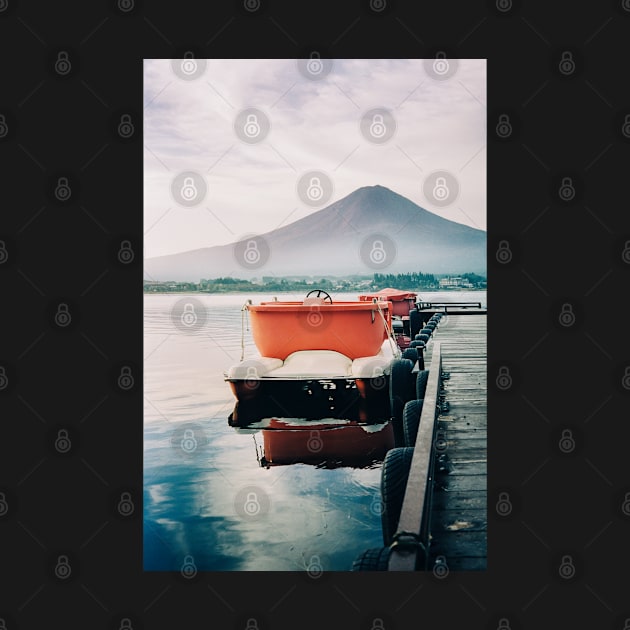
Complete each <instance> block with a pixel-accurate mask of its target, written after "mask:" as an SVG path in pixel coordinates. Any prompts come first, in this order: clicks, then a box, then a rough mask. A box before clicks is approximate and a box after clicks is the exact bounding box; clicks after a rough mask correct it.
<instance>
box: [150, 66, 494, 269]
mask: <svg viewBox="0 0 630 630" xmlns="http://www.w3.org/2000/svg"><path fill="white" fill-rule="evenodd" d="M199 63H200V64H201V63H205V64H206V67H205V71H204V72H203V74H202V75H201V76H199V77H198V78H196V79H194V80H183V79H182V78H180V77H179V76H177V75H176V74H175V73H174V72H173V67H172V64H171V61H170V60H164V59H154V60H145V66H144V102H145V119H144V142H145V157H144V164H145V182H144V183H145V199H144V213H145V232H146V234H145V256H146V257H153V256H159V255H163V254H170V253H175V252H181V251H186V250H189V249H195V248H199V247H209V246H212V245H220V244H224V243H229V242H232V241H233V240H235V238H237V237H238V236H240V235H242V234H245V233H264V232H267V231H269V230H272V229H274V228H276V227H278V226H279V225H281V224H284V223H285V222H286V221H287V217H289V216H290V221H293V220H296V219H298V218H301V217H303V216H306V215H307V214H309V213H311V212H313V211H315V210H314V209H313V208H310V207H307V206H305V204H303V203H302V202H301V201H300V199H299V197H298V194H297V191H296V183H297V180H298V178H299V177H300V176H301V175H302V174H303V173H304V172H306V171H308V170H321V171H324V172H325V173H327V174H328V175H329V176H330V177H331V178H332V180H333V183H334V194H333V197H332V199H331V201H330V202H333V201H335V200H337V199H339V198H341V197H344V196H345V195H348V194H350V193H351V192H352V191H353V190H356V189H357V188H359V187H360V186H365V185H373V184H381V185H383V186H387V187H388V188H391V189H392V190H394V191H396V192H398V193H400V194H402V195H404V196H406V197H408V198H409V199H411V200H412V201H414V202H415V203H417V204H419V205H420V206H422V207H425V208H426V209H427V210H430V211H431V212H435V213H436V214H439V215H440V216H443V217H445V218H449V219H452V220H455V221H458V222H460V223H464V224H466V225H471V226H473V227H477V228H481V229H485V227H486V190H485V181H486V162H485V160H486V155H485V146H486V104H485V93H486V64H485V60H465V59H463V60H459V61H458V63H459V66H458V69H457V72H456V73H455V74H454V75H453V76H452V77H450V78H449V79H448V80H445V81H437V80H435V79H433V78H432V77H431V76H430V75H429V74H427V71H426V69H425V64H424V62H423V60H421V59H420V60H418V59H413V60H409V59H401V60H398V59H395V60H392V59H389V60H388V59H382V60H378V59H376V60H375V59H348V60H346V59H343V60H333V66H332V71H331V73H330V74H329V75H328V76H326V77H325V78H323V79H321V80H319V81H312V80H309V79H307V78H305V77H303V76H302V75H301V74H300V72H299V70H298V64H297V62H296V60H291V59H283V60H275V59H274V60H269V59H267V60H264V59H263V60H239V59H231V60H230V59H209V60H199ZM247 107H255V108H257V109H260V110H261V111H262V112H264V113H265V114H266V115H267V116H268V118H269V120H270V123H271V128H270V131H269V135H268V136H267V137H266V138H265V140H264V141H263V142H261V143H259V144H251V145H250V144H246V143H245V142H242V141H241V140H240V139H239V138H238V137H237V135H236V134H235V131H234V120H235V117H236V115H237V114H238V113H239V112H240V111H241V110H242V109H244V108H247ZM376 107H379V108H386V109H388V110H389V111H390V112H391V113H392V115H393V117H394V119H395V121H396V133H395V135H394V136H393V137H392V138H391V140H389V142H387V143H386V144H384V145H382V146H379V145H375V144H372V143H370V142H368V141H366V139H365V138H364V137H363V136H362V135H361V131H360V119H361V116H362V115H363V114H365V113H366V112H367V111H369V110H370V109H373V108H376ZM438 169H445V170H448V171H451V172H452V173H453V174H455V176H456V177H457V178H458V180H459V181H460V185H461V193H460V196H459V199H458V201H457V203H456V204H454V205H453V206H451V207H447V208H435V207H432V206H431V204H430V203H429V202H428V200H427V199H426V198H425V197H424V195H423V193H422V181H423V179H424V177H426V176H427V175H428V174H429V173H431V172H432V171H435V170H438ZM185 170H192V171H196V172H199V173H200V174H202V175H203V176H204V178H205V179H206V182H207V186H208V194H207V196H206V198H205V199H204V202H203V203H202V204H201V205H200V206H198V207H194V208H184V207H181V206H179V205H178V204H177V203H176V201H175V199H174V198H173V196H172V194H171V191H170V187H171V182H172V181H173V178H174V177H175V176H176V175H177V174H178V173H180V172H182V171H185Z"/></svg>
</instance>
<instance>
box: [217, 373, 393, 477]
mask: <svg viewBox="0 0 630 630" xmlns="http://www.w3.org/2000/svg"><path fill="white" fill-rule="evenodd" d="M303 385H304V384H303ZM326 385H330V383H319V382H314V383H308V384H307V385H306V386H307V387H308V388H310V389H316V388H321V390H320V391H322V392H326V391H327V389H324V387H325V386H326ZM355 394H356V399H355V400H354V401H353V402H352V403H351V404H349V405H348V406H346V407H345V408H344V409H341V410H339V411H337V412H335V410H334V409H330V410H329V414H328V415H326V414H325V413H323V414H322V413H321V412H320V414H319V415H315V417H313V416H314V414H313V413H310V414H309V417H298V416H294V415H293V414H292V412H291V411H290V410H289V409H286V407H285V404H286V402H287V401H286V400H283V404H280V403H279V402H278V401H277V400H276V399H274V398H273V397H259V398H258V399H256V401H255V402H252V403H249V404H248V403H247V402H243V401H239V402H237V403H236V406H235V408H234V411H233V412H232V413H231V414H230V416H229V419H228V422H229V424H230V425H231V426H233V427H234V428H235V430H236V431H237V432H239V433H250V432H251V433H258V432H261V433H262V438H263V443H262V453H261V454H260V456H259V463H260V465H261V466H265V467H267V466H277V465H287V464H295V463H304V464H312V465H317V466H319V467H326V468H336V467H340V466H351V467H356V468H362V467H365V466H369V465H371V464H373V463H375V462H380V461H382V460H383V458H384V457H385V454H386V453H387V451H388V450H389V449H390V448H393V447H394V441H395V439H394V431H393V426H392V423H391V420H390V419H389V418H388V416H389V403H388V404H387V405H382V406H381V408H379V405H374V406H371V408H370V410H369V411H368V410H367V409H366V401H365V400H364V399H362V398H361V397H360V396H359V395H358V393H356V389H355ZM312 409H313V411H315V410H316V406H313V408H312ZM269 412H271V413H269ZM274 412H275V413H274Z"/></svg>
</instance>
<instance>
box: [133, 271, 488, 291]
mask: <svg viewBox="0 0 630 630" xmlns="http://www.w3.org/2000/svg"><path fill="white" fill-rule="evenodd" d="M457 277H458V278H460V279H461V280H463V281H467V283H470V285H472V286H473V287H474V288H485V285H486V279H485V278H484V277H483V276H480V275H477V274H475V273H462V274H460V275H459V276H457ZM387 287H391V288H392V289H401V290H405V291H417V290H431V289H439V288H440V282H439V279H438V277H436V276H435V275H433V274H429V273H421V272H413V273H398V274H382V273H375V274H374V276H373V277H372V278H370V277H369V276H365V277H358V276H357V277H353V278H348V277H346V278H320V279H315V278H310V279H308V280H307V279H303V278H277V277H272V276H263V278H262V282H258V281H256V280H255V279H254V281H250V280H243V279H241V278H229V277H221V278H210V279H205V278H204V279H202V280H200V281H199V282H174V281H166V282H149V281H145V283H144V291H145V292H146V293H176V292H203V293H228V292H234V291H243V292H247V291H250V292H257V291H261V290H264V291H310V290H312V289H314V288H319V289H324V290H326V291H329V292H330V291H342V292H349V291H366V290H369V291H378V290H380V289H385V288H387Z"/></svg>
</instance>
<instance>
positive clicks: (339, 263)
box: [144, 186, 486, 281]
mask: <svg viewBox="0 0 630 630" xmlns="http://www.w3.org/2000/svg"><path fill="white" fill-rule="evenodd" d="M377 234H383V235H385V236H386V237H388V238H389V239H391V242H393V243H394V244H395V250H396V251H395V256H394V255H393V253H392V249H391V247H390V246H389V245H388V243H387V241H386V243H385V250H386V252H387V261H388V262H389V261H390V260H391V259H392V258H394V260H393V262H391V264H388V265H387V266H384V267H381V268H374V267H373V266H370V265H368V264H366V263H365V256H366V250H365V247H366V246H365V242H366V239H368V237H370V238H371V237H372V236H373V235H377ZM261 236H262V237H263V238H264V240H265V241H266V243H268V244H269V257H268V260H267V261H266V263H265V264H264V265H263V266H260V267H257V268H247V266H246V265H241V264H239V263H238V262H237V260H236V258H235V256H234V251H235V244H229V245H219V246H214V247H206V248H202V249H195V250H191V251H187V252H182V253H180V254H172V255H170V256H159V257H156V258H148V259H146V260H145V266H144V269H145V278H147V279H153V280H175V281H198V280H200V279H201V278H216V277H219V276H233V277H240V278H252V277H255V276H257V277H261V276H262V275H276V276H283V275H296V274H305V275H317V274H332V275H339V276H342V275H348V274H351V273H362V274H372V273H374V272H379V273H404V272H409V271H422V272H424V273H464V272H474V273H482V274H485V273H486V232H485V231H483V230H477V229H475V228H471V227H468V226H466V225H462V224H461V223H456V222H454V221H449V220H447V219H443V218H442V217H439V216H438V215H436V214H433V213H432V212H429V211H428V210H425V209H424V208H421V207H420V206H418V205H417V204H415V203H413V202H412V201H410V200H409V199H407V198H406V197H403V196H402V195H399V194H397V193H395V192H393V191H392V190H389V189H388V188H385V187H383V186H365V187H363V188H359V189H357V190H355V191H354V192H352V193H350V194H349V195H348V196H346V197H344V198H343V199H340V200H339V201H336V202H334V203H332V204H331V205H329V206H327V207H325V208H323V209H321V210H319V211H317V212H314V213H313V214H310V215H309V216H307V217H304V218H303V219H299V220H298V221H295V222H294V223H291V224H289V225H286V226H284V227H281V228H278V229H276V230H272V231H271V232H267V233H266V234H263V235H261ZM367 242H372V241H370V240H368V241H367ZM362 244H363V249H361V248H362ZM244 246H245V243H241V246H240V249H238V246H236V247H237V249H238V251H241V252H242V250H243V248H244ZM259 251H260V252H261V255H262V256H264V255H265V252H264V251H263V248H260V250H259Z"/></svg>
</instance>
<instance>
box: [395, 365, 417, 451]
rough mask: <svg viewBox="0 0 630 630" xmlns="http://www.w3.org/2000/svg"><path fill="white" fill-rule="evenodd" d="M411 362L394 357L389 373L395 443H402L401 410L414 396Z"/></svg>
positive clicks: (414, 384) (413, 377) (413, 375)
mask: <svg viewBox="0 0 630 630" xmlns="http://www.w3.org/2000/svg"><path fill="white" fill-rule="evenodd" d="M412 369H413V363H412V362H411V361H410V360H409V359H394V360H393V361H392V363H391V369H390V374H389V405H390V415H391V417H392V423H393V426H394V436H395V440H396V444H398V445H400V444H402V443H403V434H402V412H403V407H404V406H405V403H406V402H407V401H408V400H413V399H414V398H415V397H416V382H415V374H412V372H411V370H412Z"/></svg>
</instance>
